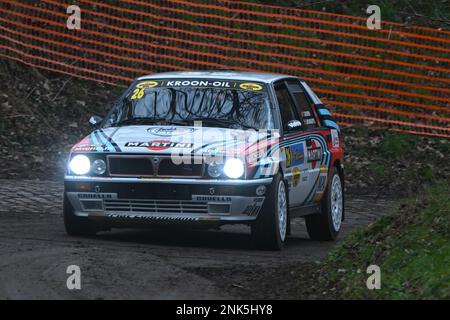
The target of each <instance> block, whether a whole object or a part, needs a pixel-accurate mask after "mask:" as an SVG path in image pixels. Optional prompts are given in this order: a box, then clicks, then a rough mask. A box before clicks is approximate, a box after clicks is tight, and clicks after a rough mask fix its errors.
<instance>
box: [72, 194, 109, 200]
mask: <svg viewBox="0 0 450 320" xmlns="http://www.w3.org/2000/svg"><path fill="white" fill-rule="evenodd" d="M77 196H78V199H113V198H116V197H117V194H116V193H78V195H77Z"/></svg>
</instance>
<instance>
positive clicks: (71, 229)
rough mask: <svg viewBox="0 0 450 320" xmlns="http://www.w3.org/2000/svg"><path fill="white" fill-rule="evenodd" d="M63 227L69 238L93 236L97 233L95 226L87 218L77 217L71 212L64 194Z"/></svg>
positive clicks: (71, 208)
mask: <svg viewBox="0 0 450 320" xmlns="http://www.w3.org/2000/svg"><path fill="white" fill-rule="evenodd" d="M63 215H64V226H65V228H66V232H67V234H68V235H71V236H93V235H95V234H96V233H97V231H98V229H97V227H96V225H95V224H94V223H93V222H92V221H89V220H88V218H87V217H78V216H76V215H75V214H74V212H73V207H72V205H71V204H70V201H69V199H67V196H66V195H65V194H64V200H63Z"/></svg>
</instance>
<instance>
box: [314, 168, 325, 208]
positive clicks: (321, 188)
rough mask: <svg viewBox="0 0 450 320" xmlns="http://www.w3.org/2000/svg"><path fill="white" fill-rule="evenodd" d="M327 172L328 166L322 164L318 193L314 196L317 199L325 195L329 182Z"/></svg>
mask: <svg viewBox="0 0 450 320" xmlns="http://www.w3.org/2000/svg"><path fill="white" fill-rule="evenodd" d="M327 173H328V168H327V166H326V165H321V166H320V176H319V180H318V182H317V189H316V195H315V196H314V200H315V201H320V200H321V199H322V197H323V193H324V191H325V187H326V183H327Z"/></svg>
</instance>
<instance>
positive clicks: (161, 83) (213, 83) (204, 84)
mask: <svg viewBox="0 0 450 320" xmlns="http://www.w3.org/2000/svg"><path fill="white" fill-rule="evenodd" d="M153 87H158V88H164V87H165V88H177V87H192V88H199V87H200V88H225V89H243V90H247V91H262V90H263V88H264V86H263V84H262V83H261V84H260V83H256V82H242V81H224V80H218V79H175V80H166V79H157V80H145V81H142V82H140V83H138V84H137V85H136V87H135V91H133V94H132V98H131V99H141V98H142V97H143V96H144V92H143V91H144V90H145V89H147V88H153ZM138 90H139V91H138ZM141 91H142V93H141ZM133 97H134V98H133Z"/></svg>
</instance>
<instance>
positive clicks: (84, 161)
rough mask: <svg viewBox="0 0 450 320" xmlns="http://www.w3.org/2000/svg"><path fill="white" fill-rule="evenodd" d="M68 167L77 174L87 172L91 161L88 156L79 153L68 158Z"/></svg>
mask: <svg viewBox="0 0 450 320" xmlns="http://www.w3.org/2000/svg"><path fill="white" fill-rule="evenodd" d="M69 168H70V171H71V172H73V173H75V174H78V175H83V174H86V173H88V172H89V170H90V169H91V162H90V161H89V158H88V157H86V156H84V155H82V154H79V155H76V156H75V157H73V158H72V160H70V164H69Z"/></svg>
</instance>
